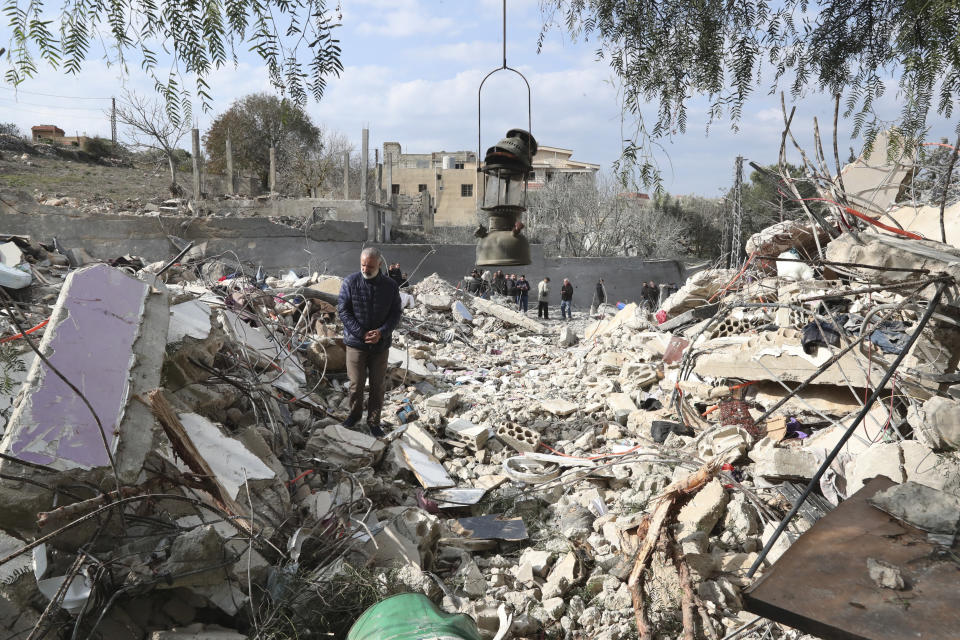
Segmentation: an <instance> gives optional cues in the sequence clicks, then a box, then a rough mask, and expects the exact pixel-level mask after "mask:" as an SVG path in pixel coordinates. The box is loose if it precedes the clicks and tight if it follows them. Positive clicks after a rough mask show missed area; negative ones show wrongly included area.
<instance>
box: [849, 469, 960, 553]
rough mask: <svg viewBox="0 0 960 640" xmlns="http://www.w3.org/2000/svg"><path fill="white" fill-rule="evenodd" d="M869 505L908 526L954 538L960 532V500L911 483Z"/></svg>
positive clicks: (880, 495)
mask: <svg viewBox="0 0 960 640" xmlns="http://www.w3.org/2000/svg"><path fill="white" fill-rule="evenodd" d="M868 502H869V503H870V504H871V505H873V506H874V507H876V508H878V509H880V510H881V511H884V512H886V513H889V514H890V515H892V516H893V517H895V518H898V519H900V520H903V521H904V522H906V523H907V524H909V525H911V526H914V527H917V528H918V529H923V530H924V531H928V532H930V533H935V534H942V535H945V536H947V537H949V538H950V544H952V540H953V536H954V535H955V534H956V532H957V530H958V528H960V497H958V496H955V495H952V494H949V493H946V492H944V491H938V490H936V489H931V488H930V487H927V486H925V485H922V484H919V483H916V482H912V481H907V482H904V483H903V484H898V485H895V486H893V487H890V488H889V489H885V490H883V491H878V492H877V493H875V494H874V495H873V497H871V498H870V499H869V500H868Z"/></svg>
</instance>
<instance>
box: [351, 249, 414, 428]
mask: <svg viewBox="0 0 960 640" xmlns="http://www.w3.org/2000/svg"><path fill="white" fill-rule="evenodd" d="M380 260H381V258H380V251H379V250H378V249H375V248H373V247H367V248H366V249H364V250H363V251H362V252H361V253H360V271H359V272H357V273H354V274H351V275H349V276H347V277H346V278H345V279H344V281H343V284H342V285H341V286H340V297H339V298H338V300H337V314H338V315H339V316H340V321H341V322H342V323H343V341H344V343H345V344H346V347H347V376H348V377H349V378H350V415H348V416H347V419H346V420H344V421H343V426H344V427H347V428H348V429H349V428H352V427H353V426H354V425H355V424H357V422H359V421H360V418H361V417H362V416H363V387H364V385H365V384H366V382H367V380H368V379H369V381H370V396H369V398H368V400H367V426H368V427H369V429H370V433H371V434H373V435H374V436H377V437H379V436H382V435H383V429H382V428H381V426H380V412H381V410H382V408H383V392H384V381H385V379H386V375H387V357H388V355H389V352H390V342H391V337H392V335H393V330H394V329H395V328H396V326H397V324H398V323H399V322H400V316H401V315H402V313H403V312H402V310H401V303H400V292H399V288H398V287H397V283H396V282H394V281H393V279H391V278H389V277H387V276H385V275H383V274H382V273H381V272H380V271H379V265H380Z"/></svg>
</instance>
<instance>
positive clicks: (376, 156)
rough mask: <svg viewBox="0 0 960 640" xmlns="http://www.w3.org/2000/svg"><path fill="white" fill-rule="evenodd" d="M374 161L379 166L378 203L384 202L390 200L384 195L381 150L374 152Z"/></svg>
mask: <svg viewBox="0 0 960 640" xmlns="http://www.w3.org/2000/svg"><path fill="white" fill-rule="evenodd" d="M373 159H374V162H375V163H376V166H377V178H376V180H377V202H384V201H386V200H388V198H385V197H384V194H383V165H382V164H380V149H374V150H373Z"/></svg>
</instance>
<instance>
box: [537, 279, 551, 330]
mask: <svg viewBox="0 0 960 640" xmlns="http://www.w3.org/2000/svg"><path fill="white" fill-rule="evenodd" d="M537 317H538V318H543V319H544V320H549V319H550V278H547V277H546V276H544V278H543V280H541V281H540V284H538V285H537Z"/></svg>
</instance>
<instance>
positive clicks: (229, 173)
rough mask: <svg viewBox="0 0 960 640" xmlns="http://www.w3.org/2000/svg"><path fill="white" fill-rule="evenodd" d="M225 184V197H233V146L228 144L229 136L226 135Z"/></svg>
mask: <svg viewBox="0 0 960 640" xmlns="http://www.w3.org/2000/svg"><path fill="white" fill-rule="evenodd" d="M226 171H227V184H226V188H227V189H226V190H227V195H231V196H232V195H233V193H234V184H233V145H232V144H231V142H230V136H229V134H228V135H227V168H226Z"/></svg>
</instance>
